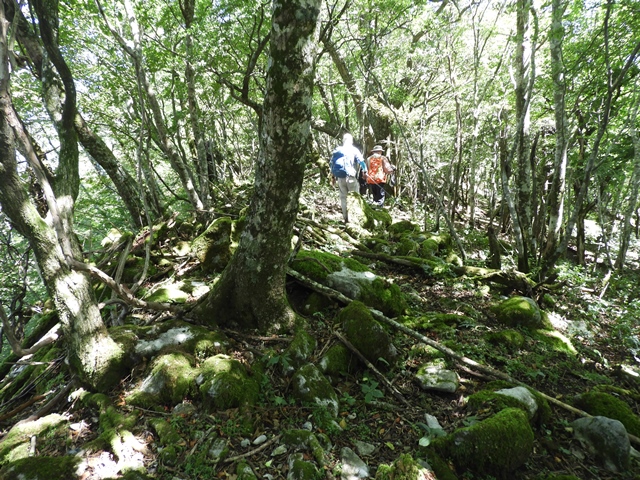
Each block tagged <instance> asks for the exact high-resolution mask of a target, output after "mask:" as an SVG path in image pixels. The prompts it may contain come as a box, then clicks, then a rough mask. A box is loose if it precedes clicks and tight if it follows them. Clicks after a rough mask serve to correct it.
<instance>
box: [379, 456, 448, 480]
mask: <svg viewBox="0 0 640 480" xmlns="http://www.w3.org/2000/svg"><path fill="white" fill-rule="evenodd" d="M430 476H431V474H429V470H427V469H426V468H424V467H423V466H422V465H420V464H419V463H418V462H417V461H416V460H414V458H413V457H412V456H411V455H409V454H408V453H405V454H402V455H400V457H398V458H397V459H396V460H395V461H394V462H393V464H392V465H386V464H382V465H380V466H379V467H378V470H377V471H376V476H375V479H376V480H417V479H419V478H429V477H430ZM438 478H440V477H438Z"/></svg>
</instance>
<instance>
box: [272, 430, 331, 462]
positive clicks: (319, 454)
mask: <svg viewBox="0 0 640 480" xmlns="http://www.w3.org/2000/svg"><path fill="white" fill-rule="evenodd" d="M281 442H282V444H283V445H288V446H289V447H291V448H292V449H294V450H310V451H311V454H312V455H313V458H314V459H315V461H316V462H317V463H318V465H320V466H323V467H324V466H325V465H326V464H327V458H326V453H325V452H326V451H328V450H330V447H331V442H330V440H329V439H328V438H327V437H325V436H323V435H322V434H319V435H316V434H315V433H313V432H310V431H308V430H296V429H292V430H285V432H284V433H283V434H282V441H281ZM323 445H324V446H323Z"/></svg>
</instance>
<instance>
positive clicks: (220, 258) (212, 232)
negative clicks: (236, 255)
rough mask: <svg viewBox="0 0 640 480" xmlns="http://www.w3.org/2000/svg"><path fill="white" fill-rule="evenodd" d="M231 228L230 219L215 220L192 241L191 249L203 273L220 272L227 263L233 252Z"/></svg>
mask: <svg viewBox="0 0 640 480" xmlns="http://www.w3.org/2000/svg"><path fill="white" fill-rule="evenodd" d="M233 228H234V222H233V220H231V218H229V217H221V218H217V219H215V220H214V221H213V222H211V225H209V227H207V229H206V230H205V231H204V232H203V233H202V234H201V235H199V236H198V237H196V238H195V240H193V243H192V244H191V249H192V251H193V253H194V254H195V255H196V257H198V260H200V263H201V265H202V269H203V270H204V271H205V272H208V273H214V272H220V271H222V270H224V267H226V265H227V263H229V260H230V259H231V255H233V250H234V243H233V240H232V235H233Z"/></svg>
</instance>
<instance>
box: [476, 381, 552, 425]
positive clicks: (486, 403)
mask: <svg viewBox="0 0 640 480" xmlns="http://www.w3.org/2000/svg"><path fill="white" fill-rule="evenodd" d="M498 385H500V386H498ZM517 388H525V387H514V386H513V385H510V384H508V386H507V385H506V384H504V383H496V382H492V383H489V384H487V386H486V388H485V389H484V390H480V391H479V392H476V393H474V394H472V395H470V396H469V397H468V399H467V410H468V411H469V412H479V411H481V410H482V411H483V412H486V411H487V410H490V411H491V412H493V413H496V412H499V411H501V410H505V409H507V408H519V409H521V410H523V411H525V412H526V413H527V415H528V416H529V419H530V420H531V421H532V422H534V423H536V424H538V425H539V424H545V423H547V422H548V421H549V420H550V419H551V415H552V411H551V407H550V406H549V402H547V400H546V399H545V398H544V397H542V396H541V395H540V394H538V393H537V392H535V391H532V390H530V389H527V391H528V392H529V398H532V399H534V402H535V408H534V406H533V405H532V404H530V402H529V400H528V399H525V398H523V397H524V396H520V397H519V398H516V397H515V396H512V395H505V394H503V393H498V392H504V391H512V390H514V389H517ZM532 410H535V411H532Z"/></svg>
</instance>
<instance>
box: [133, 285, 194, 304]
mask: <svg viewBox="0 0 640 480" xmlns="http://www.w3.org/2000/svg"><path fill="white" fill-rule="evenodd" d="M190 288H191V286H190V285H188V284H186V283H185V282H182V281H179V282H172V283H164V284H162V285H161V286H159V287H158V288H155V289H153V291H152V292H148V293H147V294H146V295H145V297H144V299H145V300H146V301H147V302H157V303H185V302H186V301H187V300H188V299H189V292H188V291H187V289H190Z"/></svg>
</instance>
